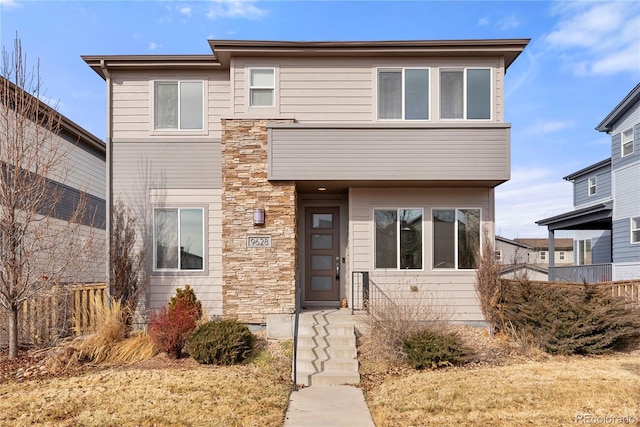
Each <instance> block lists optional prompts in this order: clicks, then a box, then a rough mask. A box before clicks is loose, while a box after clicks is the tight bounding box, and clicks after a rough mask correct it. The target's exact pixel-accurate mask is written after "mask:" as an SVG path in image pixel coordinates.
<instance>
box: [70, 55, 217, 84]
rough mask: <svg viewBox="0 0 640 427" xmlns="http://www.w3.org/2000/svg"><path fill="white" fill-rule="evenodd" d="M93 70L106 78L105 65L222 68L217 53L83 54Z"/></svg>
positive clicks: (156, 68)
mask: <svg viewBox="0 0 640 427" xmlns="http://www.w3.org/2000/svg"><path fill="white" fill-rule="evenodd" d="M81 58H82V59H83V60H84V62H86V63H87V65H88V66H89V67H91V69H92V70H93V71H95V72H96V73H97V74H98V75H99V76H100V77H102V78H103V79H104V80H106V76H105V75H104V71H103V66H104V67H105V68H107V69H109V70H149V69H155V70H177V69H192V70H193V69H204V70H212V69H220V68H222V65H221V64H220V62H218V60H217V59H216V57H215V55H211V54H207V55H106V56H99V55H82V56H81Z"/></svg>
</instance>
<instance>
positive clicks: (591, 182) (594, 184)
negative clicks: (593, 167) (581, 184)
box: [588, 176, 597, 196]
mask: <svg viewBox="0 0 640 427" xmlns="http://www.w3.org/2000/svg"><path fill="white" fill-rule="evenodd" d="M588 187H589V196H594V195H595V194H596V187H597V179H596V177H595V176H592V177H591V178H589V185H588Z"/></svg>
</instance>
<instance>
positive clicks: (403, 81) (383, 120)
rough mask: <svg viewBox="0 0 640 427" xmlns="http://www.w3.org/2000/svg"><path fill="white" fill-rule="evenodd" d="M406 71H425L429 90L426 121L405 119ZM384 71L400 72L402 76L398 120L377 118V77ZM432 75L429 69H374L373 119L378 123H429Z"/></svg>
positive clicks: (378, 97)
mask: <svg viewBox="0 0 640 427" xmlns="http://www.w3.org/2000/svg"><path fill="white" fill-rule="evenodd" d="M407 70H427V71H428V74H429V77H428V79H427V87H428V89H429V97H428V99H427V118H426V119H406V118H405V108H404V107H405V105H404V102H405V72H406V71H407ZM385 71H400V73H401V75H402V90H401V93H400V98H401V99H400V107H401V108H402V114H401V116H402V117H401V118H399V119H383V118H380V117H379V111H378V102H379V101H380V96H379V92H378V87H379V84H378V83H379V81H380V80H379V76H380V72H385ZM432 74H433V71H432V69H431V67H379V68H376V78H375V82H376V88H375V97H376V104H375V112H374V114H375V117H376V120H378V121H380V122H417V123H419V122H429V121H431V112H432V110H433V108H432V105H431V99H432V98H433V95H432V92H433V90H432V88H431V75H432Z"/></svg>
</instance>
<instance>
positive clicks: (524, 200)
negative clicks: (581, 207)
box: [496, 167, 573, 239]
mask: <svg viewBox="0 0 640 427" xmlns="http://www.w3.org/2000/svg"><path fill="white" fill-rule="evenodd" d="M572 191H573V189H572V186H571V184H570V183H568V182H566V181H564V180H563V179H562V178H561V177H556V176H554V175H553V173H552V171H551V170H550V169H543V168H536V167H532V168H526V167H520V168H515V169H514V170H513V171H512V174H511V180H510V181H508V182H506V183H504V184H502V185H499V186H498V187H497V188H496V234H499V235H501V236H503V237H507V238H510V239H513V238H516V237H547V229H546V228H545V227H540V226H538V225H537V224H536V223H535V222H536V221H540V220H541V219H545V218H549V217H552V216H555V215H558V214H561V213H563V212H567V211H570V210H572V209H573V206H572V203H573V195H572Z"/></svg>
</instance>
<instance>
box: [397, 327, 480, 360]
mask: <svg viewBox="0 0 640 427" xmlns="http://www.w3.org/2000/svg"><path fill="white" fill-rule="evenodd" d="M402 348H403V350H404V352H405V355H406V356H405V357H406V360H407V362H408V363H409V365H411V366H412V367H414V368H415V369H425V368H427V369H436V368H440V367H443V366H454V365H460V364H463V363H465V362H466V361H467V358H468V354H469V351H468V349H467V348H466V347H465V346H464V345H463V344H462V342H461V341H460V338H459V336H458V334H456V333H454V332H439V331H433V330H430V329H423V330H420V331H418V332H416V333H414V334H412V335H411V336H409V338H407V339H406V340H405V341H404V344H403V346H402Z"/></svg>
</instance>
